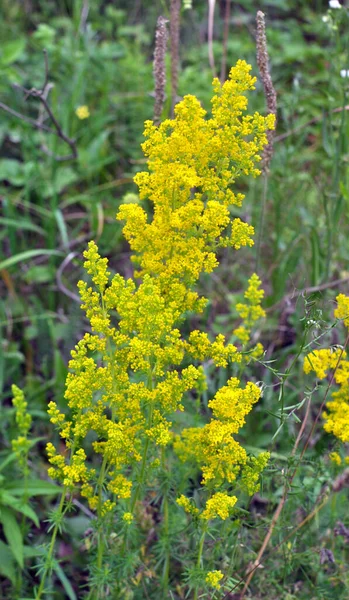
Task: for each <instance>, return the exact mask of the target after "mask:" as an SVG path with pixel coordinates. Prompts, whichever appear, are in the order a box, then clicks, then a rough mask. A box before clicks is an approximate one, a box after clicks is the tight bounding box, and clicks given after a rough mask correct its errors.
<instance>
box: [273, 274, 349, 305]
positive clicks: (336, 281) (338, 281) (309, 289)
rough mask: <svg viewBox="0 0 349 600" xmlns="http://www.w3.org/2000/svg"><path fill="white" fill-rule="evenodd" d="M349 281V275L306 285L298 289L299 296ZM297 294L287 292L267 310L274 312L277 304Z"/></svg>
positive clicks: (291, 298)
mask: <svg viewBox="0 0 349 600" xmlns="http://www.w3.org/2000/svg"><path fill="white" fill-rule="evenodd" d="M348 281H349V277H343V278H342V279H334V281H329V282H328V283H322V284H321V285H314V286H312V287H306V288H303V289H302V290H299V291H298V295H297V298H298V297H299V296H302V295H304V294H313V293H315V292H322V291H323V290H327V289H329V288H333V287H337V286H339V285H341V284H342V283H347V282H348ZM295 294H296V292H295V291H293V292H292V293H290V294H286V296H283V298H281V300H279V301H278V302H275V304H273V305H272V306H269V307H268V308H267V309H266V312H267V313H269V312H273V310H275V308H276V307H277V306H279V304H283V303H285V302H289V301H290V300H293V298H294V297H295Z"/></svg>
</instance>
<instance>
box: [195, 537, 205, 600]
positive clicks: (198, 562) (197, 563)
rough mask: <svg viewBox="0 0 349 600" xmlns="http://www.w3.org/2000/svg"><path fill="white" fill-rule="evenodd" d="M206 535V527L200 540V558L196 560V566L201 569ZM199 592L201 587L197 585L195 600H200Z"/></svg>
mask: <svg viewBox="0 0 349 600" xmlns="http://www.w3.org/2000/svg"><path fill="white" fill-rule="evenodd" d="M205 537H206V529H204V531H203V532H202V535H201V538H200V542H199V551H198V558H197V561H196V567H197V568H198V569H200V567H201V562H202V552H203V549H204V542H205ZM198 594H199V587H198V586H196V588H195V592H194V600H198Z"/></svg>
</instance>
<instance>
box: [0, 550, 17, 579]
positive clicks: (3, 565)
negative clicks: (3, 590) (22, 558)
mask: <svg viewBox="0 0 349 600" xmlns="http://www.w3.org/2000/svg"><path fill="white" fill-rule="evenodd" d="M0 573H1V575H3V576H4V577H7V579H9V580H10V581H11V583H13V584H15V581H16V570H15V565H14V560H13V557H12V554H11V552H10V548H9V547H8V546H7V544H5V543H4V542H2V541H1V540H0Z"/></svg>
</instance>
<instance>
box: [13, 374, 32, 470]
mask: <svg viewBox="0 0 349 600" xmlns="http://www.w3.org/2000/svg"><path fill="white" fill-rule="evenodd" d="M12 394H13V398H12V404H13V406H14V408H15V414H16V424H17V428H18V432H19V435H18V437H17V438H16V439H13V440H12V442H11V445H12V450H13V452H14V453H15V455H16V457H17V460H18V463H19V466H20V467H21V468H22V469H25V468H26V461H27V454H28V451H29V449H30V441H29V440H28V432H29V430H30V426H31V422H32V418H31V415H30V414H29V413H28V411H27V408H28V404H27V402H26V400H25V398H24V394H23V392H22V390H21V389H19V387H17V386H16V385H13V386H12Z"/></svg>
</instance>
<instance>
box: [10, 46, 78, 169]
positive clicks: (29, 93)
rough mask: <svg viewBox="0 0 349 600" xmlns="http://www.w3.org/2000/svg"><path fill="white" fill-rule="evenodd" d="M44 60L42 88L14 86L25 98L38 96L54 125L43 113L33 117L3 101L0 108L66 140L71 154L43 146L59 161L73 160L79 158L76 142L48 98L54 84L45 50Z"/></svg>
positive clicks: (47, 152) (46, 151)
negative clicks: (61, 122) (55, 113)
mask: <svg viewBox="0 0 349 600" xmlns="http://www.w3.org/2000/svg"><path fill="white" fill-rule="evenodd" d="M44 61H45V74H44V83H43V86H42V88H41V89H36V88H31V89H26V88H25V87H22V86H20V85H18V84H15V85H14V87H15V88H17V89H20V90H21V91H23V92H24V94H25V96H24V100H27V99H28V98H30V97H32V98H37V99H38V100H39V102H40V104H41V106H42V107H43V108H44V110H45V112H46V113H47V115H48V117H49V119H50V121H51V123H52V125H53V127H49V126H48V125H45V124H44V123H43V115H42V114H40V113H39V116H38V118H37V119H32V118H30V117H27V116H26V115H24V114H22V113H19V112H17V111H15V110H13V109H12V108H10V107H9V106H7V104H4V103H3V102H0V109H2V110H4V111H5V112H7V113H9V114H10V115H12V116H13V117H16V118H17V119H20V120H21V121H25V122H26V123H30V125H32V126H33V127H34V128H35V129H39V130H41V131H45V132H46V133H51V134H52V135H55V136H57V137H58V138H60V139H61V140H63V142H65V143H66V144H67V145H68V146H69V147H70V149H71V153H70V154H67V155H59V156H56V155H53V154H52V153H51V151H50V150H48V148H46V146H43V147H42V150H43V151H44V152H45V153H46V154H48V155H49V156H53V158H54V159H55V160H58V161H65V160H72V159H75V158H77V156H78V152H77V147H76V142H75V140H74V139H72V138H70V137H69V136H67V135H66V134H65V133H64V131H63V130H62V128H61V126H60V124H59V122H58V120H57V119H56V117H55V115H54V114H53V112H52V109H51V107H50V105H49V103H48V100H47V96H48V93H49V91H50V89H51V88H52V86H53V84H52V83H49V82H48V76H49V72H48V60H47V53H46V51H44Z"/></svg>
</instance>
